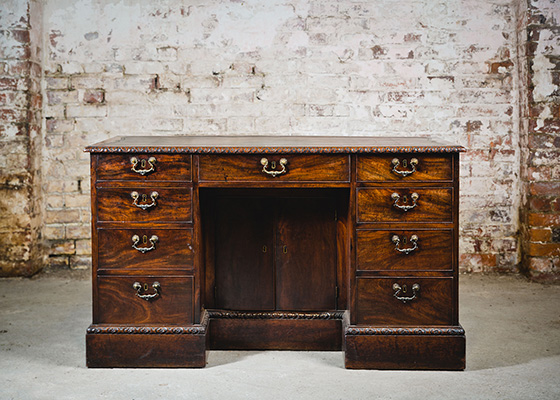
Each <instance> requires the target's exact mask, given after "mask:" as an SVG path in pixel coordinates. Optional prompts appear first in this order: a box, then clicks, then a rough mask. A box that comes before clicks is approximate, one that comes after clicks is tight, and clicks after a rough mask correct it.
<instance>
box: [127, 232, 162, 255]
mask: <svg viewBox="0 0 560 400" xmlns="http://www.w3.org/2000/svg"><path fill="white" fill-rule="evenodd" d="M158 240H159V238H158V237H157V236H156V235H152V237H150V243H151V244H152V245H151V246H150V247H136V245H137V244H138V242H140V236H138V235H134V236H132V248H133V249H136V250H138V251H139V252H140V253H142V254H144V253H146V252H148V251H151V250H155V249H156V242H157V241H158ZM142 242H143V243H144V244H147V243H148V236H146V235H144V236H142Z"/></svg>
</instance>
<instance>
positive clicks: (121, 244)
mask: <svg viewBox="0 0 560 400" xmlns="http://www.w3.org/2000/svg"><path fill="white" fill-rule="evenodd" d="M97 232H98V241H99V242H98V243H99V246H98V248H99V266H98V270H102V269H118V270H130V269H144V270H150V269H180V268H183V269H191V268H192V267H193V258H194V251H193V244H192V234H193V233H192V229H151V228H143V229H140V228H134V229H99V230H98V231H97Z"/></svg>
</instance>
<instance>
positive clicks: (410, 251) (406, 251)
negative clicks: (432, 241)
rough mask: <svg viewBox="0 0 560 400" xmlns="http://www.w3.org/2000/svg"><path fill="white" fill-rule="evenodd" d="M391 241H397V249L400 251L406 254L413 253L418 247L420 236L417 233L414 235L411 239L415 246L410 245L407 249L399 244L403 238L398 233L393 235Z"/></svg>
mask: <svg viewBox="0 0 560 400" xmlns="http://www.w3.org/2000/svg"><path fill="white" fill-rule="evenodd" d="M391 241H392V242H393V243H395V250H396V251H398V252H400V253H404V254H410V253H412V252H413V251H414V250H416V249H418V236H416V235H412V236H411V237H410V241H411V242H412V244H413V245H414V246H412V247H408V248H406V249H401V248H400V247H399V245H400V244H401V238H400V237H399V236H398V235H393V237H392V238H391ZM404 242H405V243H406V238H405V240H404Z"/></svg>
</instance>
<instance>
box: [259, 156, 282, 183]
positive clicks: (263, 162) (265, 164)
mask: <svg viewBox="0 0 560 400" xmlns="http://www.w3.org/2000/svg"><path fill="white" fill-rule="evenodd" d="M268 163H269V162H268V158H265V157H263V158H261V165H262V166H263V168H262V172H264V173H265V174H268V175H270V176H272V177H273V178H275V177H277V176H278V175H282V174H285V173H286V172H287V171H288V170H287V169H286V165H287V164H288V160H287V159H286V158H281V159H280V166H281V167H282V169H281V170H280V171H276V161H272V162H270V166H271V168H272V170H269V169H268Z"/></svg>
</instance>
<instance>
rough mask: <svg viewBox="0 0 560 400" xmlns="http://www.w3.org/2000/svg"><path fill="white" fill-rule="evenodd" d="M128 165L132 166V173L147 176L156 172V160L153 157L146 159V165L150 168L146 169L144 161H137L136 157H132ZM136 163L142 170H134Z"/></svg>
mask: <svg viewBox="0 0 560 400" xmlns="http://www.w3.org/2000/svg"><path fill="white" fill-rule="evenodd" d="M130 163H131V164H132V168H131V169H132V171H134V172H136V173H138V174H140V175H146V174H149V173H150V172H154V171H155V170H156V166H155V163H156V158H155V157H150V158H148V164H149V165H150V168H148V169H146V159H142V160H138V158H136V157H132V158H131V159H130ZM138 163H140V168H142V169H136V166H137V165H138Z"/></svg>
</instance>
